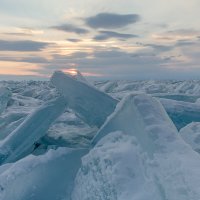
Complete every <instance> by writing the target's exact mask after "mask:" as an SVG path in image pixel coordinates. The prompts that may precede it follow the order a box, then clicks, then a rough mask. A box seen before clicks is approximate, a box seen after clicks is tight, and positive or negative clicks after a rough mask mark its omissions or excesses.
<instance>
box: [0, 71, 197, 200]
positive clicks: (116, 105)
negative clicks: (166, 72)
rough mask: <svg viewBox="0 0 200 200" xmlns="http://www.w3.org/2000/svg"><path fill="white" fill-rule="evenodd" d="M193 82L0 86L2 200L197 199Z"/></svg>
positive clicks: (58, 78) (66, 81)
mask: <svg viewBox="0 0 200 200" xmlns="http://www.w3.org/2000/svg"><path fill="white" fill-rule="evenodd" d="M199 153H200V81H104V82H100V81H98V82H94V83H89V82H88V81H87V80H86V79H85V78H84V77H83V76H82V75H81V74H80V73H79V72H77V75H76V76H71V75H69V74H68V75H67V74H64V73H62V72H55V73H54V74H53V75H52V78H51V80H50V81H49V82H41V81H38V82H37V81H24V82H14V81H2V82H0V200H150V199H152V200H199V199H200V155H199Z"/></svg>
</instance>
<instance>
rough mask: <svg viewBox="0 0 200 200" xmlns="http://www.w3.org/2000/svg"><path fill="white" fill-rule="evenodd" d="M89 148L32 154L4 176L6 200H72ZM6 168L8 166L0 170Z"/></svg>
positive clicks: (0, 194) (0, 191)
mask: <svg viewBox="0 0 200 200" xmlns="http://www.w3.org/2000/svg"><path fill="white" fill-rule="evenodd" d="M87 152H88V150H87V149H70V148H59V149H57V150H49V151H48V152H47V153H46V154H44V155H42V156H33V155H29V156H27V157H26V158H23V159H21V160H19V161H18V162H16V163H13V164H12V165H11V166H9V169H7V170H5V169H3V171H4V172H3V173H2V174H0V199H2V200H63V199H71V198H70V196H71V191H72V189H73V186H74V179H75V176H76V173H77V171H78V169H79V167H80V164H81V157H82V156H83V155H85V154H86V153H87ZM1 168H4V165H3V166H1V167H0V172H1Z"/></svg>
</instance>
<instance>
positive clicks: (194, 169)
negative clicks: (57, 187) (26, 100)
mask: <svg viewBox="0 0 200 200" xmlns="http://www.w3.org/2000/svg"><path fill="white" fill-rule="evenodd" d="M93 144H94V148H93V149H91V151H90V153H89V154H87V155H86V156H84V157H83V158H82V167H81V168H80V170H79V173H78V174H77V177H76V185H75V190H74V192H73V197H74V198H73V200H79V199H80V197H81V199H82V200H86V199H95V195H97V197H98V198H99V199H107V197H109V199H112V200H114V199H142V200H143V199H144V200H146V199H148V197H149V195H150V199H155V200H166V199H170V200H177V199H181V200H188V199H192V200H199V197H200V190H199V185H200V179H199V176H200V170H199V168H200V156H199V154H197V153H196V152H195V151H193V149H192V148H191V147H190V146H189V145H188V144H186V143H185V142H184V141H183V140H182V138H181V137H180V135H179V133H178V131H177V129H176V127H175V126H174V124H173V123H172V121H171V120H170V118H169V117H168V115H167V113H166V111H165V110H164V108H163V106H162V105H161V103H160V102H159V101H157V100H156V99H155V98H152V97H151V96H148V95H138V96H133V95H130V96H128V97H127V98H126V99H124V100H123V101H122V102H120V103H119V104H118V106H117V108H116V110H115V112H114V113H113V114H112V115H111V116H110V117H109V118H108V119H107V121H106V122H105V124H104V125H103V126H102V128H101V129H100V131H99V133H98V134H97V136H96V138H95V139H94V141H93ZM83 183H84V184H83ZM135 188H136V189H135ZM138 191H139V192H138Z"/></svg>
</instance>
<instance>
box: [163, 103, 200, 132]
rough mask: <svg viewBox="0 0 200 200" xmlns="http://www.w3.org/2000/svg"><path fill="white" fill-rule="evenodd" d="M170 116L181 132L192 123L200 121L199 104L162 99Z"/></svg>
mask: <svg viewBox="0 0 200 200" xmlns="http://www.w3.org/2000/svg"><path fill="white" fill-rule="evenodd" d="M160 102H161V103H162V105H163V106H164V108H165V110H166V111H167V113H168V115H169V116H170V118H171V119H172V121H173V122H174V124H175V125H176V127H177V129H178V130H180V129H181V128H183V127H184V126H186V125H187V124H189V123H191V122H199V121H200V106H199V104H198V103H191V102H183V101H176V100H170V99H160Z"/></svg>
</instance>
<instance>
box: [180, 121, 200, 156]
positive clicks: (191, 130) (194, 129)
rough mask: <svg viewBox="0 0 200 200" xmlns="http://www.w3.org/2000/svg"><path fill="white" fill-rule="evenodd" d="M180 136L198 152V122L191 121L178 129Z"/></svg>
mask: <svg viewBox="0 0 200 200" xmlns="http://www.w3.org/2000/svg"><path fill="white" fill-rule="evenodd" d="M180 135H181V137H182V138H183V139H184V140H185V142H186V143H188V144H189V145H191V147H192V148H193V149H194V150H195V151H196V152H198V153H200V122H192V123H190V124H188V125H187V126H185V127H183V128H182V129H181V130H180Z"/></svg>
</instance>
